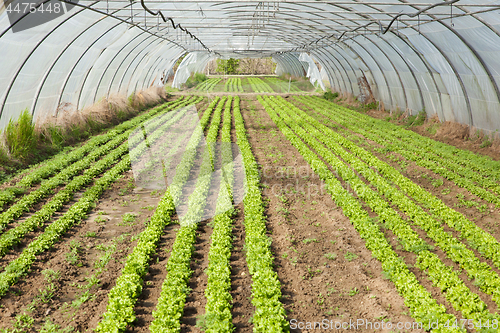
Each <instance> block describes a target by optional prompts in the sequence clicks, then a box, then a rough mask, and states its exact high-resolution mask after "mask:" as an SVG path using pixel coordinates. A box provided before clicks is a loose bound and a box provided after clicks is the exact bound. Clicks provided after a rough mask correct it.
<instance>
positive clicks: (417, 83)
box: [384, 39, 425, 108]
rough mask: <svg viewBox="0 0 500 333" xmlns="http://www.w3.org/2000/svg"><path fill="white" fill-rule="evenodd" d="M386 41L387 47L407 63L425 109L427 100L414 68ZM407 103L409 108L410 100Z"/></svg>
mask: <svg viewBox="0 0 500 333" xmlns="http://www.w3.org/2000/svg"><path fill="white" fill-rule="evenodd" d="M384 41H385V42H386V43H387V45H389V47H390V48H392V49H393V50H394V52H395V53H396V54H397V55H398V56H399V57H400V58H401V60H403V62H404V63H405V65H406V67H408V69H409V70H410V73H411V75H412V77H413V80H415V83H416V85H417V88H418V93H419V95H420V103H422V107H424V108H425V100H424V95H423V93H422V88H421V87H420V83H419V82H418V80H417V76H416V75H415V72H414V71H413V68H411V66H410V65H409V64H408V62H407V61H406V59H405V58H404V57H403V56H402V55H401V54H400V53H399V52H398V51H396V49H395V48H394V46H393V45H391V43H389V42H387V41H386V40H385V39H384ZM406 101H407V108H409V106H408V98H407V99H406Z"/></svg>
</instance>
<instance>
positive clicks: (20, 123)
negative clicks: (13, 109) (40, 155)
mask: <svg viewBox="0 0 500 333" xmlns="http://www.w3.org/2000/svg"><path fill="white" fill-rule="evenodd" d="M5 141H6V143H7V148H8V149H9V152H10V154H11V155H12V156H13V157H14V158H17V159H19V160H21V161H26V160H27V159H28V158H29V155H30V154H32V153H33V151H34V150H35V147H36V141H37V140H36V135H35V125H34V124H33V118H32V116H31V114H30V113H29V112H28V109H25V110H24V111H23V112H22V113H21V115H20V116H19V119H18V120H17V121H13V120H12V119H11V120H10V121H9V124H8V125H7V127H6V128H5Z"/></svg>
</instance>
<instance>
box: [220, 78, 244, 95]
mask: <svg viewBox="0 0 500 333" xmlns="http://www.w3.org/2000/svg"><path fill="white" fill-rule="evenodd" d="M224 91H226V92H243V86H242V85H241V78H239V77H232V78H229V79H227V80H226V83H225V84H224Z"/></svg>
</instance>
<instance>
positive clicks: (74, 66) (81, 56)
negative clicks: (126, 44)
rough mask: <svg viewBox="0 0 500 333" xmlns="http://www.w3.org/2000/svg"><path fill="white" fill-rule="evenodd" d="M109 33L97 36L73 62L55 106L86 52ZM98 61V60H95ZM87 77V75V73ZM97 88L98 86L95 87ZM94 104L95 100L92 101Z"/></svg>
mask: <svg viewBox="0 0 500 333" xmlns="http://www.w3.org/2000/svg"><path fill="white" fill-rule="evenodd" d="M109 31H111V30H108V31H106V33H104V34H102V35H101V36H99V37H98V38H97V39H95V40H94V41H93V42H92V43H91V44H90V45H89V46H88V47H87V48H86V49H85V51H84V52H82V54H81V55H80V57H79V58H78V59H77V61H76V62H75V64H74V65H73V67H71V70H70V71H69V72H68V74H67V75H66V78H65V79H64V81H63V85H62V87H61V92H60V94H59V99H58V101H57V105H60V104H61V99H62V96H63V95H64V91H65V90H66V85H67V84H68V81H69V79H70V78H71V76H72V74H73V71H74V70H75V68H76V66H78V64H79V63H80V61H81V60H82V58H83V57H84V56H85V55H86V54H87V52H88V51H89V50H90V49H91V48H92V46H93V45H94V44H95V43H97V42H98V41H99V40H100V39H101V38H102V37H103V36H105V35H106V34H107V33H108V32H109ZM139 36H141V34H138V35H137V36H136V37H134V38H137V37H139ZM97 59H98V58H97ZM97 59H96V60H95V61H97ZM95 61H94V63H95ZM93 66H94V64H92V66H91V67H90V68H92V67H93ZM87 75H88V73H87ZM84 82H85V81H84ZM97 87H99V85H97ZM80 94H81V90H80ZM78 101H80V96H78ZM94 102H95V99H94ZM76 108H78V103H77V105H76Z"/></svg>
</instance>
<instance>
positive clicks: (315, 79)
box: [299, 52, 326, 90]
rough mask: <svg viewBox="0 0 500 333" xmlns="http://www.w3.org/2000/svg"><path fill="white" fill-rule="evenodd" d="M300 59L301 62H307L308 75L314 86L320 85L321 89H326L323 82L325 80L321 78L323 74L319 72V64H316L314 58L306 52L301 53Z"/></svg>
mask: <svg viewBox="0 0 500 333" xmlns="http://www.w3.org/2000/svg"><path fill="white" fill-rule="evenodd" d="M299 60H300V61H301V62H305V63H307V73H306V76H307V77H308V78H309V81H311V84H312V85H313V86H316V85H319V86H320V88H321V89H323V90H326V89H325V84H324V83H323V80H321V75H320V74H319V69H318V66H316V64H315V63H314V60H313V59H312V58H311V57H310V56H309V55H308V54H307V53H304V52H302V53H301V54H300V56H299Z"/></svg>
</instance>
